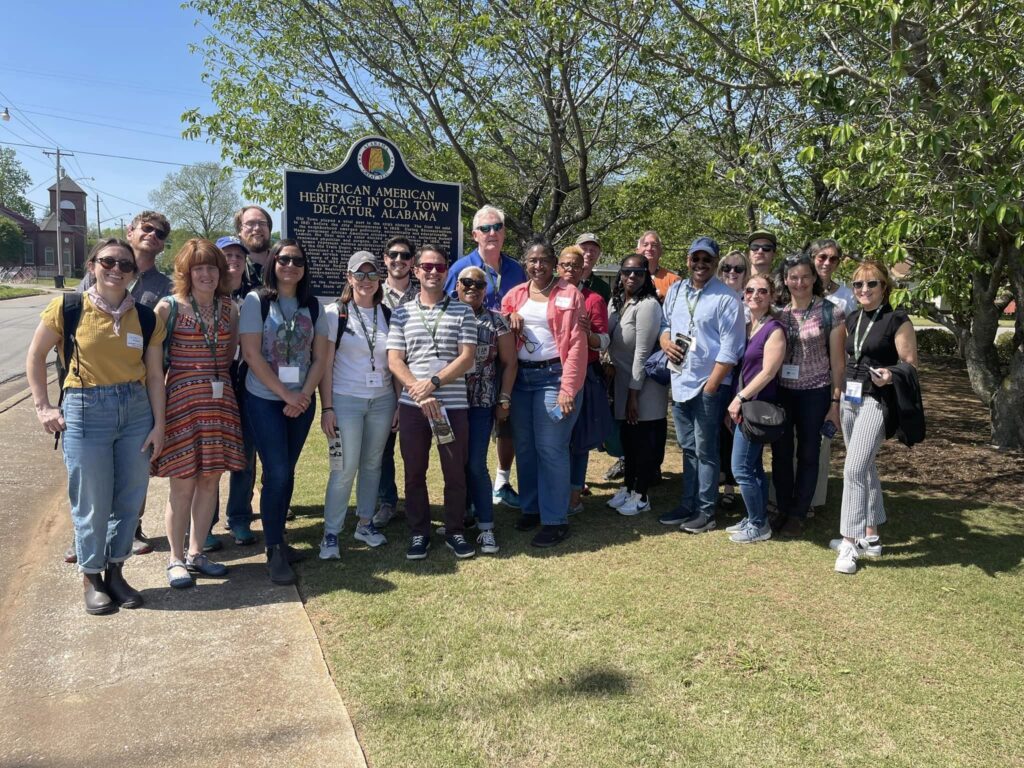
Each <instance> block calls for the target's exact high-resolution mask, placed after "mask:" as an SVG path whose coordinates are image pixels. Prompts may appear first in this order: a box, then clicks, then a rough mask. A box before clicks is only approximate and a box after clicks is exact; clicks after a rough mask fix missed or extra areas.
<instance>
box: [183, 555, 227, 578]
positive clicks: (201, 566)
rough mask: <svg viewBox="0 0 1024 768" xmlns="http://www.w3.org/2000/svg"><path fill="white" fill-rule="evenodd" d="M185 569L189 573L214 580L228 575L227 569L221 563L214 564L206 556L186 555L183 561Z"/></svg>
mask: <svg viewBox="0 0 1024 768" xmlns="http://www.w3.org/2000/svg"><path fill="white" fill-rule="evenodd" d="M185 567H186V568H187V569H188V571H189V572H190V573H199V574H202V575H203V576H212V577H214V578H215V579H219V578H223V577H224V576H227V575H228V567H227V566H226V565H224V564H223V563H215V562H213V561H212V560H211V559H210V558H208V557H207V556H206V555H202V554H200V555H188V556H187V558H186V559H185Z"/></svg>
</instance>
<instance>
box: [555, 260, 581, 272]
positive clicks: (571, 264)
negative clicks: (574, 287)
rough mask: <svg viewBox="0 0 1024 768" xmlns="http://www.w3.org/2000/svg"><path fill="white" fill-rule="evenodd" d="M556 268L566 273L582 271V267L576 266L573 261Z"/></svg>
mask: <svg viewBox="0 0 1024 768" xmlns="http://www.w3.org/2000/svg"><path fill="white" fill-rule="evenodd" d="M558 268H559V269H564V270H565V271H566V272H579V271H580V270H582V269H583V265H582V264H577V263H576V262H575V261H567V262H565V263H564V264H559V265H558Z"/></svg>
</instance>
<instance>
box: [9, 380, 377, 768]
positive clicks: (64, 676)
mask: <svg viewBox="0 0 1024 768" xmlns="http://www.w3.org/2000/svg"><path fill="white" fill-rule="evenodd" d="M0 455H2V456H3V459H2V461H0V523H2V525H3V530H4V532H5V533H4V536H2V537H0V558H2V560H0V562H3V563H4V564H5V566H6V567H5V568H4V570H3V577H2V579H0V766H2V767H3V768H8V767H13V766H29V765H45V766H68V767H70V766H76V767H77V766H100V765H128V766H188V765H209V766H218V767H220V766H297V765H302V766H305V765H316V766H320V765H324V766H328V765H329V766H345V767H348V766H365V765H366V762H365V759H364V757H363V753H362V750H361V748H360V746H359V743H358V741H357V740H356V736H355V732H354V730H353V727H352V723H351V721H350V720H349V717H348V713H347V712H346V710H345V707H344V705H343V703H342V701H341V698H340V696H339V695H338V691H337V688H336V687H335V686H334V683H333V681H332V680H331V677H330V674H329V673H328V670H327V665H326V664H325V662H324V659H323V656H322V654H321V651H320V646H319V643H318V642H317V639H316V635H315V633H314V631H313V628H312V626H311V625H310V623H309V620H308V618H307V617H306V613H305V610H304V609H303V605H302V602H301V600H300V599H299V595H298V592H297V591H296V589H295V588H294V587H275V586H273V585H271V584H270V582H269V581H268V579H267V578H266V571H265V567H264V564H263V561H264V558H263V555H262V551H263V550H262V549H261V548H260V547H259V546H256V547H248V548H241V547H235V546H233V545H230V544H229V545H228V546H227V547H226V548H225V550H223V551H221V552H219V553H217V556H219V557H217V559H219V560H220V561H221V562H224V563H226V564H228V565H229V566H230V567H231V573H230V575H229V578H228V579H227V580H224V581H221V580H213V579H204V580H201V581H200V582H199V583H198V585H197V586H196V587H195V588H193V589H191V590H186V591H177V590H171V589H169V588H168V587H167V581H166V578H165V574H164V568H165V566H166V564H167V547H166V540H165V539H164V538H163V509H164V504H165V502H166V500H167V489H168V484H167V481H166V480H153V481H152V484H151V486H150V495H149V501H148V507H147V512H146V531H147V534H148V535H150V536H151V537H154V538H155V540H156V542H157V543H158V551H157V552H155V553H153V554H150V555H144V556H141V557H134V558H132V559H130V560H129V561H128V563H127V565H126V567H125V574H126V576H127V577H128V578H129V580H130V582H131V583H132V585H133V586H135V587H136V588H137V589H139V590H140V591H142V593H143V595H144V596H145V599H146V605H145V606H144V607H143V608H140V609H137V610H134V611H128V610H121V611H119V612H118V613H115V614H112V615H108V616H88V615H87V614H86V613H85V611H84V609H83V603H82V586H81V577H80V576H79V575H78V572H77V569H76V567H75V566H72V565H66V564H64V562H63V560H62V558H61V554H62V552H63V550H64V548H65V547H66V546H67V545H68V543H69V542H70V541H71V536H72V530H71V521H70V517H69V514H68V501H67V495H66V490H65V489H66V476H65V473H64V466H63V462H62V460H61V457H60V454H59V453H58V452H54V450H53V438H50V437H48V436H47V435H46V434H45V433H44V432H43V431H42V429H41V428H40V427H39V425H38V422H37V421H36V418H35V414H34V412H33V410H32V403H31V400H26V401H23V402H21V403H19V404H17V405H16V406H14V407H12V408H10V409H9V410H7V411H6V412H5V413H3V414H2V415H0ZM215 557H216V556H215Z"/></svg>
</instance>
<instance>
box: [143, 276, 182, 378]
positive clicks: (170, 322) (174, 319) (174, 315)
mask: <svg viewBox="0 0 1024 768" xmlns="http://www.w3.org/2000/svg"><path fill="white" fill-rule="evenodd" d="M164 298H165V299H166V300H167V305H168V306H167V321H166V323H165V324H164V325H165V326H166V328H167V335H166V336H164V370H165V371H167V370H169V369H170V367H171V336H173V335H174V328H175V326H177V324H178V301H177V299H175V298H174V294H169V295H168V296H165V297H164ZM139 318H140V319H141V318H142V316H141V315H139ZM147 341H148V340H147Z"/></svg>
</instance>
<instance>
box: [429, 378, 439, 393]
mask: <svg viewBox="0 0 1024 768" xmlns="http://www.w3.org/2000/svg"><path fill="white" fill-rule="evenodd" d="M430 383H431V384H433V385H434V389H435V390H437V389H440V388H441V377H439V376H436V375H435V376H431V377H430Z"/></svg>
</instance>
